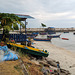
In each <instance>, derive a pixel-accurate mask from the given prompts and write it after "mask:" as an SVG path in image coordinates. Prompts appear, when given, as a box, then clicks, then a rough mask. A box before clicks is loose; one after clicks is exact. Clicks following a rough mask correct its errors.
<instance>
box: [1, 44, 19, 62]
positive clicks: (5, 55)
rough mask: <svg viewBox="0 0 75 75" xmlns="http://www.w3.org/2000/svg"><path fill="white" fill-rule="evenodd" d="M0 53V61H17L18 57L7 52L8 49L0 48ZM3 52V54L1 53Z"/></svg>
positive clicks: (5, 47)
mask: <svg viewBox="0 0 75 75" xmlns="http://www.w3.org/2000/svg"><path fill="white" fill-rule="evenodd" d="M0 50H1V51H0V52H1V53H2V55H1V59H0V61H8V60H17V59H18V56H17V55H16V54H13V53H12V52H10V51H8V47H7V46H6V45H5V46H0ZM3 52H4V53H3Z"/></svg>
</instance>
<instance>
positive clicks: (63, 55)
mask: <svg viewBox="0 0 75 75" xmlns="http://www.w3.org/2000/svg"><path fill="white" fill-rule="evenodd" d="M33 46H35V47H36V48H39V49H44V50H47V51H48V52H49V56H48V58H52V59H54V60H56V61H59V62H60V66H61V68H63V69H66V70H68V71H69V72H70V73H71V75H75V53H74V52H71V51H69V50H66V49H64V48H59V47H57V46H55V45H53V44H51V43H50V42H40V41H39V42H37V41H34V44H33Z"/></svg>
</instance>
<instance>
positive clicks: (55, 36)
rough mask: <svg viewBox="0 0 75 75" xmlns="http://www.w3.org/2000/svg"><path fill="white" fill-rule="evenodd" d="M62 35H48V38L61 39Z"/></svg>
mask: <svg viewBox="0 0 75 75" xmlns="http://www.w3.org/2000/svg"><path fill="white" fill-rule="evenodd" d="M60 35H61V34H59V35H47V38H59V37H60Z"/></svg>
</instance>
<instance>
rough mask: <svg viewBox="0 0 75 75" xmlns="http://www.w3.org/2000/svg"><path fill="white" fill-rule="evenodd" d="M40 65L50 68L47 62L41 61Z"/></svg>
mask: <svg viewBox="0 0 75 75" xmlns="http://www.w3.org/2000/svg"><path fill="white" fill-rule="evenodd" d="M39 64H42V65H44V66H46V67H49V66H50V65H49V64H47V63H46V62H43V61H40V62H39Z"/></svg>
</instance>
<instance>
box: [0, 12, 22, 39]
mask: <svg viewBox="0 0 75 75" xmlns="http://www.w3.org/2000/svg"><path fill="white" fill-rule="evenodd" d="M19 20H20V18H19V17H17V16H16V15H15V14H9V13H0V29H1V28H3V38H2V40H5V38H6V37H8V36H7V35H8V34H9V31H10V30H12V29H16V30H17V29H19V27H18V24H20V23H21V22H20V21H19ZM12 25H13V28H12Z"/></svg>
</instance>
